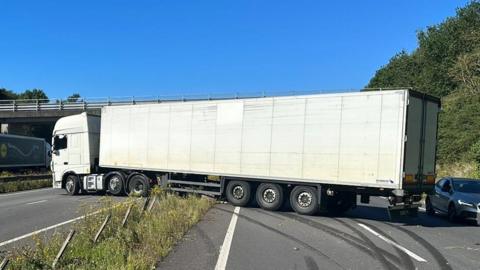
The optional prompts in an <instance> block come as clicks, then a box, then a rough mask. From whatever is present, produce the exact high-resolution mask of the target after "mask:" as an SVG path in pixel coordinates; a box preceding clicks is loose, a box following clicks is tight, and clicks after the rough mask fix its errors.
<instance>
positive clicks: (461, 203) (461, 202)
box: [458, 200, 473, 207]
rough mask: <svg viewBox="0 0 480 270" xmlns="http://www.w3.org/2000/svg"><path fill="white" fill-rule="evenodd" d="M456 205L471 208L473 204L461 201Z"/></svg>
mask: <svg viewBox="0 0 480 270" xmlns="http://www.w3.org/2000/svg"><path fill="white" fill-rule="evenodd" d="M458 204H460V205H464V206H470V207H473V203H469V202H466V201H462V200H458Z"/></svg>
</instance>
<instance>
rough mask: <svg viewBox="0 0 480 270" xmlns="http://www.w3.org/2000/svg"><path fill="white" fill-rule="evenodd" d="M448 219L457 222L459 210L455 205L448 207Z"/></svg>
mask: <svg viewBox="0 0 480 270" xmlns="http://www.w3.org/2000/svg"><path fill="white" fill-rule="evenodd" d="M448 219H449V220H450V221H455V220H456V219H457V209H456V208H455V205H454V204H453V203H451V204H450V205H449V206H448Z"/></svg>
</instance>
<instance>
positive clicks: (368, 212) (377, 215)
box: [337, 205, 479, 227]
mask: <svg viewBox="0 0 480 270" xmlns="http://www.w3.org/2000/svg"><path fill="white" fill-rule="evenodd" d="M337 217H347V218H355V219H364V220H375V221H382V222H392V223H398V224H397V225H403V226H423V227H479V225H478V224H477V221H476V220H471V219H458V220H457V221H455V222H451V221H449V220H448V219H447V216H446V215H443V214H438V213H437V214H436V215H434V216H429V215H427V214H426V213H425V212H423V211H419V212H418V216H417V217H411V216H402V217H390V215H389V214H388V209H387V208H386V207H380V206H371V205H358V206H357V207H356V208H355V209H352V210H349V211H347V212H346V213H345V214H343V215H338V216H337Z"/></svg>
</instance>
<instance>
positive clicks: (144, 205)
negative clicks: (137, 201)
mask: <svg viewBox="0 0 480 270" xmlns="http://www.w3.org/2000/svg"><path fill="white" fill-rule="evenodd" d="M149 202H150V197H147V198H146V199H145V202H144V203H143V208H142V212H144V211H145V210H147V206H148V203H149Z"/></svg>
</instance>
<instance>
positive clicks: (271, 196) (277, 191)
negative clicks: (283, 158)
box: [256, 183, 283, 211]
mask: <svg viewBox="0 0 480 270" xmlns="http://www.w3.org/2000/svg"><path fill="white" fill-rule="evenodd" d="M256 199H257V203H258V205H259V206H260V207H261V208H262V209H265V210H270V211H276V210H278V209H279V208H280V207H281V206H282V203H283V188H282V187H281V186H280V185H278V184H270V183H262V184H260V185H259V186H258V188H257V196H256Z"/></svg>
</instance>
